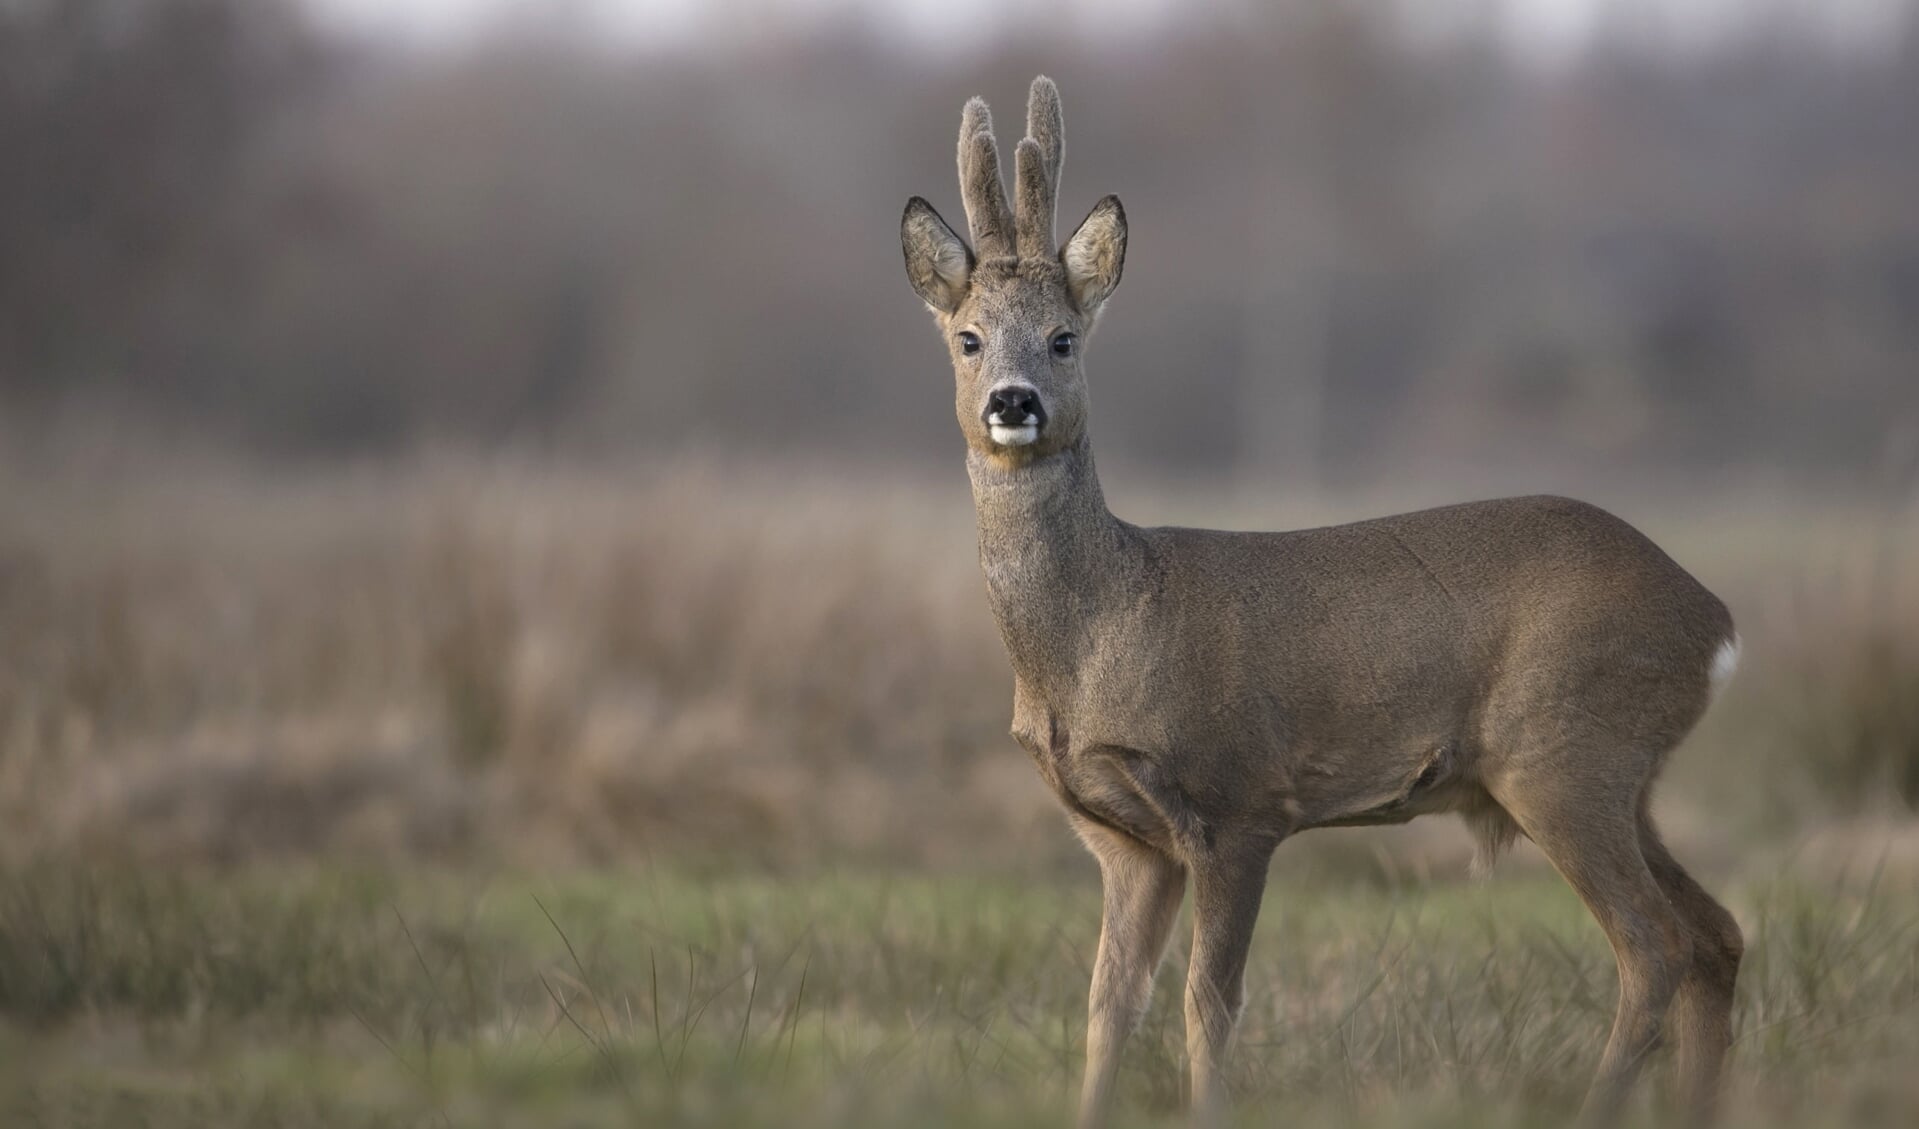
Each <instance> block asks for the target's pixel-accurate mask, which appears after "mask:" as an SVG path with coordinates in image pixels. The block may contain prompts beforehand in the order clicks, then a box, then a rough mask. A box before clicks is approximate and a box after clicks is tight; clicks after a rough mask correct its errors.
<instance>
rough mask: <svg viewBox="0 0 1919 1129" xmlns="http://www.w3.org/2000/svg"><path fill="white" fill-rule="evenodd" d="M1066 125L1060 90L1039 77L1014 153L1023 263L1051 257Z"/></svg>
mask: <svg viewBox="0 0 1919 1129" xmlns="http://www.w3.org/2000/svg"><path fill="white" fill-rule="evenodd" d="M1065 132H1066V131H1065V124H1064V122H1063V121H1062V119H1061V116H1060V109H1059V87H1057V86H1054V85H1053V80H1052V79H1050V78H1047V77H1046V76H1045V75H1041V76H1039V77H1038V78H1036V79H1034V80H1033V88H1032V91H1031V92H1030V93H1029V94H1028V95H1027V98H1026V137H1025V139H1023V140H1022V141H1021V142H1020V143H1019V148H1018V149H1016V150H1014V154H1013V168H1014V175H1015V180H1014V197H1015V199H1017V200H1018V202H1019V212H1018V221H1017V227H1016V230H1017V232H1018V240H1019V256H1020V258H1022V259H1038V258H1050V257H1051V256H1052V254H1053V250H1054V247H1053V213H1054V211H1055V210H1056V206H1057V205H1058V203H1059V172H1060V166H1061V165H1062V164H1063V163H1064V161H1065V159H1066V141H1065Z"/></svg>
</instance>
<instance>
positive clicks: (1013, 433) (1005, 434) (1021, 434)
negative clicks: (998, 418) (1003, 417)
mask: <svg viewBox="0 0 1919 1129" xmlns="http://www.w3.org/2000/svg"><path fill="white" fill-rule="evenodd" d="M987 431H989V432H991V433H992V436H993V442H995V443H998V444H999V445H1000V446H1002V447H1024V446H1026V445H1027V444H1028V443H1031V442H1034V441H1035V440H1037V439H1038V438H1039V428H1037V427H1035V426H1033V425H1032V424H1030V423H1023V424H1021V425H1019V426H1018V427H1008V426H1006V425H1005V424H1003V423H996V424H993V425H991V426H990V427H988V428H987Z"/></svg>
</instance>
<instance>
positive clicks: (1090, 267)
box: [1059, 196, 1126, 317]
mask: <svg viewBox="0 0 1919 1129" xmlns="http://www.w3.org/2000/svg"><path fill="white" fill-rule="evenodd" d="M1059 261H1060V265H1061V266H1063V267H1065V268H1066V286H1067V289H1069V290H1070V291H1072V294H1073V302H1074V303H1075V304H1076V305H1078V306H1079V308H1080V312H1082V313H1084V314H1085V315H1086V316H1087V317H1092V316H1093V315H1095V314H1097V313H1098V312H1099V308H1100V307H1101V306H1102V305H1104V304H1105V302H1106V299H1108V298H1110V297H1112V295H1113V291H1114V290H1116V289H1118V287H1119V275H1120V271H1121V270H1122V269H1124V268H1125V266H1126V209H1124V208H1122V207H1120V206H1119V197H1117V196H1108V197H1106V198H1105V199H1103V200H1101V201H1100V202H1099V203H1097V204H1094V205H1093V210H1092V211H1091V212H1089V213H1088V214H1087V216H1086V218H1085V219H1084V220H1082V221H1080V225H1079V230H1078V231H1075V232H1074V233H1073V237H1072V238H1071V239H1068V240H1067V241H1066V246H1064V247H1062V248H1060V252H1059Z"/></svg>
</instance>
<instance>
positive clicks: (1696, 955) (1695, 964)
mask: <svg viewBox="0 0 1919 1129" xmlns="http://www.w3.org/2000/svg"><path fill="white" fill-rule="evenodd" d="M1639 850H1640V853H1641V854H1643V855H1644V856H1645V859H1646V865H1647V867H1648V868H1650V869H1651V871H1652V876H1653V878H1654V879H1655V880H1656V881H1657V882H1658V883H1659V886H1660V889H1662V890H1664V891H1665V893H1666V898H1667V900H1668V901H1670V902H1671V903H1672V907H1673V909H1674V910H1675V911H1677V913H1678V914H1679V917H1680V920H1681V921H1682V922H1683V923H1684V925H1685V927H1686V929H1687V930H1688V932H1689V933H1690V934H1691V936H1692V963H1691V964H1690V965H1689V966H1687V969H1686V973H1685V975H1684V976H1683V977H1682V978H1681V979H1680V981H1679V989H1678V992H1677V994H1676V995H1675V996H1674V997H1673V1006H1672V1014H1671V1016H1670V1017H1669V1019H1668V1022H1669V1023H1670V1024H1671V1025H1672V1030H1673V1036H1674V1041H1675V1042H1676V1043H1677V1044H1678V1056H1679V1062H1678V1079H1677V1081H1678V1089H1679V1095H1680V1099H1681V1102H1682V1103H1683V1105H1684V1107H1685V1108H1686V1110H1687V1111H1688V1113H1689V1114H1690V1116H1692V1117H1693V1118H1694V1119H1695V1120H1696V1121H1698V1122H1702V1123H1703V1122H1705V1121H1708V1120H1711V1118H1712V1116H1713V1113H1714V1112H1715V1108H1716V1106H1717V1104H1718V1098H1719V1075H1720V1069H1721V1067H1722V1066H1723V1065H1724V1063H1725V1059H1726V1049H1727V1048H1728V1047H1729V1046H1731V1044H1732V1003H1733V986H1734V983H1735V982H1736V981H1737V980H1738V977H1739V959H1740V957H1741V956H1742V955H1743V954H1744V953H1745V949H1746V944H1745V938H1744V936H1743V935H1742V934H1741V933H1740V932H1739V923H1738V922H1737V921H1734V920H1733V916H1732V914H1730V913H1728V912H1726V908H1725V907H1724V906H1722V905H1720V904H1719V903H1718V902H1716V901H1714V900H1713V897H1712V895H1711V894H1708V893H1706V891H1705V890H1704V889H1703V888H1701V887H1700V885H1699V883H1698V882H1696V881H1694V880H1693V877H1692V875H1690V874H1687V873H1686V871H1685V870H1684V868H1682V867H1681V866H1680V865H1679V863H1678V862H1677V861H1676V860H1674V859H1673V857H1672V854H1671V853H1670V852H1668V851H1667V850H1666V846H1665V844H1664V843H1661V842H1660V841H1659V833H1658V832H1657V831H1656V830H1655V829H1654V828H1653V825H1652V819H1651V816H1650V814H1649V813H1648V812H1647V811H1646V810H1645V808H1644V806H1643V805H1642V806H1641V808H1640V812H1639Z"/></svg>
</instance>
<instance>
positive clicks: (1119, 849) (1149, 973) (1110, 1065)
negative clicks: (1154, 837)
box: [1074, 818, 1186, 1129]
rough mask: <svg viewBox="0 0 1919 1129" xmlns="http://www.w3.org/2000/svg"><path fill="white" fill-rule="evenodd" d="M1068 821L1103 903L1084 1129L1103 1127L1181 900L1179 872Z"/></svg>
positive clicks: (1142, 850) (1090, 1006)
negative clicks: (1088, 852) (1094, 865)
mask: <svg viewBox="0 0 1919 1129" xmlns="http://www.w3.org/2000/svg"><path fill="white" fill-rule="evenodd" d="M1074 823H1075V826H1076V828H1077V829H1078V831H1079V834H1080V837H1081V838H1082V839H1084V840H1085V841H1086V845H1087V846H1088V847H1090V848H1092V851H1093V854H1094V855H1095V856H1097V857H1098V859H1099V870H1100V882H1101V888H1102V890H1103V893H1104V901H1105V905H1104V908H1103V909H1102V911H1101V916H1100V929H1099V955H1098V957H1096V958H1095V959H1094V962H1093V985H1092V991H1091V993H1090V994H1089V998H1088V1000H1087V1006H1086V1078H1085V1081H1084V1083H1083V1084H1082V1086H1081V1087H1080V1100H1079V1124H1080V1126H1081V1127H1082V1129H1092V1127H1094V1126H1097V1125H1100V1124H1103V1123H1104V1121H1105V1118H1106V1112H1107V1109H1108V1107H1109V1106H1110V1105H1111V1103H1112V1096H1113V1079H1114V1077H1115V1076H1116V1075H1117V1074H1118V1073H1119V1056H1120V1051H1121V1049H1122V1048H1124V1046H1125V1044H1126V1039H1127V1037H1128V1036H1129V1035H1131V1034H1132V1033H1133V1028H1135V1027H1137V1026H1138V1025H1139V1021H1140V1017H1141V1016H1143V1015H1145V1014H1146V1005H1147V1003H1148V1002H1149V1001H1150V1000H1151V998H1152V993H1153V974H1154V973H1155V972H1156V971H1158V969H1159V962H1160V958H1161V957H1163V956H1164V955H1165V953H1166V940H1167V938H1168V937H1170V936H1171V935H1172V932H1173V921H1174V920H1175V919H1176V918H1178V916H1179V903H1180V900H1181V899H1182V898H1183V897H1184V896H1185V894H1186V870H1185V868H1184V867H1182V866H1181V865H1180V864H1179V863H1177V862H1175V861H1173V860H1172V859H1170V858H1167V857H1166V856H1165V855H1162V854H1160V853H1159V852H1157V851H1154V850H1152V849H1150V848H1148V847H1146V846H1144V845H1143V844H1140V843H1137V842H1134V841H1132V840H1129V839H1126V838H1125V837H1123V836H1121V835H1116V834H1114V833H1113V832H1111V831H1108V830H1106V829H1105V828H1103V827H1100V826H1098V825H1097V824H1094V823H1091V822H1089V821H1087V820H1084V819H1078V818H1076V819H1075V820H1074Z"/></svg>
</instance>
